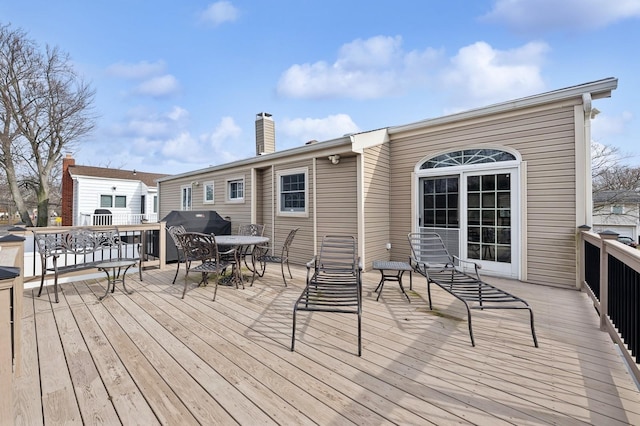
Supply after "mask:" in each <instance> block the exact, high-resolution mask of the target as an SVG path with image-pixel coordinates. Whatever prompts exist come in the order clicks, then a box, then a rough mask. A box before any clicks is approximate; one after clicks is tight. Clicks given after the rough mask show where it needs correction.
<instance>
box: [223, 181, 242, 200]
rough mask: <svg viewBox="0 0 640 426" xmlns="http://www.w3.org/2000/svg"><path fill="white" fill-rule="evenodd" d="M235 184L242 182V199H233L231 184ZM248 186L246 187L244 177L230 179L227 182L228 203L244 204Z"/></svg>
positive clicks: (226, 196)
mask: <svg viewBox="0 0 640 426" xmlns="http://www.w3.org/2000/svg"><path fill="white" fill-rule="evenodd" d="M233 182H242V197H238V198H231V186H230V185H231V184H232V183H233ZM246 189H247V188H246V185H245V180H244V176H241V177H233V178H228V179H226V181H225V192H226V195H225V198H226V201H227V203H244V198H245V197H244V195H245V193H246Z"/></svg>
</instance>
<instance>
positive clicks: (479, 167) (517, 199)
mask: <svg viewBox="0 0 640 426" xmlns="http://www.w3.org/2000/svg"><path fill="white" fill-rule="evenodd" d="M477 148H478V147H469V148H468V149H477ZM481 148H487V149H499V150H503V151H506V152H509V153H511V154H513V155H514V156H515V157H516V160H512V161H499V162H491V163H477V164H468V165H460V166H451V167H439V168H434V169H420V166H421V165H422V164H423V163H424V162H425V161H427V160H428V159H430V158H433V157H436V156H438V155H441V154H445V153H446V152H451V151H452V150H447V151H442V152H439V153H433V154H430V155H427V156H425V157H423V158H421V159H420V160H419V161H418V162H417V163H416V165H415V167H414V172H413V174H412V179H411V194H412V197H413V202H412V203H411V206H412V212H411V213H412V217H413V218H414V219H413V223H412V224H411V227H412V229H413V230H414V231H416V230H418V229H419V228H420V214H421V212H420V196H421V194H420V191H421V189H420V178H424V177H436V176H457V177H458V178H459V183H458V185H459V187H458V192H459V197H460V199H459V203H460V204H459V206H458V209H459V214H460V217H459V228H458V229H459V231H460V232H459V237H460V256H461V257H462V258H466V257H467V245H466V241H467V229H468V223H467V197H466V195H467V181H466V178H467V177H468V176H477V175H486V174H498V173H504V172H507V173H510V176H511V179H512V181H511V226H510V227H511V247H512V249H511V263H509V264H504V265H502V264H500V263H499V262H486V261H478V260H476V259H473V261H474V262H478V263H479V264H481V265H482V268H483V269H482V271H483V272H486V273H488V275H497V276H505V277H509V278H516V279H522V278H521V277H522V273H523V271H524V270H525V269H524V266H526V265H523V263H522V257H523V256H522V254H523V242H524V238H523V235H524V234H525V232H524V229H523V223H522V219H521V218H522V217H523V215H524V210H523V195H524V194H523V193H522V191H523V186H522V185H523V184H522V181H523V171H522V170H521V166H522V164H523V163H522V161H521V158H522V157H521V155H520V153H519V152H517V151H515V150H514V149H513V148H511V149H509V148H506V147H497V146H483V147H481ZM453 151H457V150H453ZM525 169H526V166H525ZM507 265H508V267H507Z"/></svg>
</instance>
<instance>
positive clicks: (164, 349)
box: [13, 267, 640, 426]
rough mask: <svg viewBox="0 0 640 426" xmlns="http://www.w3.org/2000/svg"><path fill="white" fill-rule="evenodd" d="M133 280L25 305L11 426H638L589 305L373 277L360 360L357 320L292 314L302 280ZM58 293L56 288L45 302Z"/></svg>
mask: <svg viewBox="0 0 640 426" xmlns="http://www.w3.org/2000/svg"><path fill="white" fill-rule="evenodd" d="M174 273H175V270H174V268H173V267H171V268H168V269H167V270H164V271H160V270H157V269H156V270H153V269H151V270H148V271H145V273H144V281H143V282H141V281H139V279H138V276H137V274H133V273H132V274H129V275H128V276H127V286H128V287H129V288H130V289H132V290H133V291H134V292H133V293H132V294H131V295H127V294H125V293H124V292H122V290H121V287H120V285H118V288H117V289H116V290H115V293H113V294H109V296H108V297H107V298H106V299H105V300H103V301H102V302H99V301H98V300H97V296H101V295H103V294H104V291H105V281H104V280H101V279H95V278H92V279H85V280H83V279H79V280H78V281H76V282H73V283H65V284H63V285H62V286H61V292H60V303H59V304H55V303H51V301H50V298H49V294H48V293H47V292H46V291H45V292H43V293H44V294H43V295H42V296H41V297H39V298H38V297H37V289H35V290H26V291H25V294H24V302H25V303H24V315H23V316H24V318H23V346H22V356H23V358H22V361H23V374H22V375H21V376H20V377H17V378H16V380H15V382H14V385H13V389H14V391H13V395H14V411H15V424H17V425H37V424H54V425H55V424H97V423H103V424H118V423H120V424H125V425H129V424H141V425H142V424H144V425H148V424H225V425H226V424H247V425H255V424H282V425H292V424H300V425H310V424H340V425H342V424H376V425H377V424H451V423H456V424H479V425H485V424H486V425H499V424H513V425H540V424H563V425H586V424H594V425H607V426H608V425H624V424H640V392H639V391H638V388H637V386H636V384H635V383H634V381H633V379H632V377H631V376H630V374H629V372H628V371H627V370H626V367H625V366H624V364H623V362H622V358H621V356H620V355H619V354H618V353H617V349H616V348H615V346H614V345H613V343H612V342H611V339H610V338H609V337H608V335H607V334H606V333H604V332H602V331H600V330H599V321H598V318H597V315H596V314H595V312H594V311H593V306H592V305H591V303H590V301H589V299H588V298H587V297H586V295H585V294H584V293H580V292H577V291H573V290H567V289H561V288H554V287H543V286H536V285H531V284H525V283H519V282H515V281H510V280H499V279H492V282H493V283H495V284H498V285H499V286H500V287H503V288H505V290H508V291H510V292H513V293H514V294H517V295H519V296H521V297H522V298H524V299H525V300H527V301H528V302H529V303H530V304H531V306H532V307H533V310H534V313H535V321H536V332H537V335H538V340H539V342H540V347H539V348H535V347H534V345H533V340H532V337H531V332H530V328H529V319H528V314H527V312H526V311H511V310H506V311H505V310H501V311H482V312H480V311H474V312H473V313H472V315H473V327H474V335H475V338H476V347H472V346H471V344H470V341H469V335H468V330H467V322H466V317H465V315H466V312H465V310H464V308H463V307H462V305H461V304H460V303H459V302H457V301H456V300H455V299H453V298H451V297H450V296H449V295H448V294H446V293H445V292H443V291H439V290H438V289H433V291H432V296H433V306H434V310H429V307H428V302H427V299H426V285H425V283H424V279H422V278H421V277H417V276H416V277H414V280H413V281H414V282H413V290H411V291H409V290H407V291H408V294H409V297H410V298H411V303H409V302H407V300H406V298H405V296H404V295H403V294H402V293H401V292H400V290H399V288H398V286H394V285H392V284H388V285H386V286H385V289H384V291H383V294H382V296H381V297H380V300H379V301H376V300H375V299H376V297H377V293H375V292H374V291H373V290H374V289H375V288H376V286H377V284H378V281H379V274H378V273H377V272H375V271H374V272H371V273H366V274H364V285H363V298H364V299H363V322H362V326H363V332H362V343H363V351H362V357H358V356H357V355H356V354H357V329H356V317H355V316H354V315H344V314H343V315H339V314H329V313H306V312H304V313H301V314H300V315H299V317H298V327H297V335H296V352H293V353H292V352H291V351H290V350H289V348H290V344H291V320H292V306H293V302H294V300H295V298H296V297H297V296H298V295H299V294H300V292H301V289H302V285H303V283H304V277H305V274H306V271H305V270H304V269H303V268H299V267H298V268H293V273H294V279H293V280H291V281H290V282H289V280H288V283H289V284H290V285H289V286H288V287H284V286H283V285H282V278H281V276H280V273H279V270H277V268H272V269H270V270H269V271H267V274H266V275H265V276H264V277H263V278H261V279H257V280H256V282H255V284H254V285H253V286H249V285H248V283H247V285H246V288H245V289H235V288H233V287H224V286H220V287H219V288H218V294H217V298H216V301H215V302H213V301H212V300H211V299H212V297H213V285H211V284H210V285H209V286H207V287H197V282H196V281H197V280H196V279H195V278H196V277H192V278H190V280H191V281H190V282H189V286H188V291H187V295H186V298H185V299H181V298H180V296H181V294H182V288H183V283H184V281H183V280H182V277H183V274H184V270H183V271H182V272H181V273H180V277H179V279H178V280H177V282H176V284H174V285H172V284H171V281H172V279H173V274H174ZM47 290H49V289H47Z"/></svg>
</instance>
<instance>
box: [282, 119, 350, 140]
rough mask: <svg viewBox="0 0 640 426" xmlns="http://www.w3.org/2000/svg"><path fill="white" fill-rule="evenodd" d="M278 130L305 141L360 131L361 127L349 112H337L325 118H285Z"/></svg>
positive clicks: (326, 138) (292, 137)
mask: <svg viewBox="0 0 640 426" xmlns="http://www.w3.org/2000/svg"><path fill="white" fill-rule="evenodd" d="M278 131H279V132H282V134H283V135H285V136H288V137H289V138H291V139H296V140H298V141H299V142H300V143H305V142H308V141H311V140H318V141H324V140H328V139H333V138H338V137H341V136H344V135H345V134H347V133H356V132H359V131H360V129H359V128H358V126H357V125H356V124H355V123H354V122H353V120H351V117H349V116H348V115H347V114H336V115H330V116H328V117H325V118H296V119H292V120H291V119H284V120H282V122H279V123H278Z"/></svg>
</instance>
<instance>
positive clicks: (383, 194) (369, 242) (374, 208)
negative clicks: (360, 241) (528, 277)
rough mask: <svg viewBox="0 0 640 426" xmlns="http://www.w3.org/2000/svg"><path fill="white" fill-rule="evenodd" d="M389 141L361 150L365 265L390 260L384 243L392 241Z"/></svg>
mask: <svg viewBox="0 0 640 426" xmlns="http://www.w3.org/2000/svg"><path fill="white" fill-rule="evenodd" d="M390 154H391V153H390V144H389V143H385V144H383V145H378V146H375V147H371V148H367V149H366V150H364V153H363V164H364V166H363V185H362V187H363V191H362V192H363V205H364V209H363V210H364V213H363V221H364V235H365V248H364V253H365V259H363V262H366V265H365V267H366V268H367V269H368V268H369V267H370V266H371V263H372V262H373V261H374V260H389V257H390V253H391V252H390V251H389V250H387V248H386V245H387V243H389V242H391V235H390V231H391V226H390V213H391V208H390V194H391V191H390V186H389V182H390V176H391V169H390V161H391V155H390Z"/></svg>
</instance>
